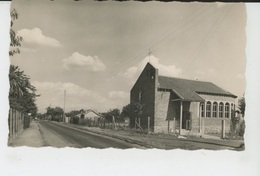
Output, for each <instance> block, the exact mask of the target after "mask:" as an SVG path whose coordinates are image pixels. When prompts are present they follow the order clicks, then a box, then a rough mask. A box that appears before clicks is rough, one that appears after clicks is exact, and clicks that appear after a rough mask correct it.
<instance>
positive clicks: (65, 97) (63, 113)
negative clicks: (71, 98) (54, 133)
mask: <svg viewBox="0 0 260 176" xmlns="http://www.w3.org/2000/svg"><path fill="white" fill-rule="evenodd" d="M65 102H66V90H64V106H63V122H65Z"/></svg>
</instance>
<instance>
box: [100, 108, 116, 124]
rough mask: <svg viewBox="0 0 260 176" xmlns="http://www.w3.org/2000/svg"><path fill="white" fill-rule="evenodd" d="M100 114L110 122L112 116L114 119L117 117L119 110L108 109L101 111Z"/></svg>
mask: <svg viewBox="0 0 260 176" xmlns="http://www.w3.org/2000/svg"><path fill="white" fill-rule="evenodd" d="M102 115H103V117H104V118H105V119H106V120H107V121H108V122H112V121H113V116H114V118H115V119H119V116H120V110H119V109H118V108H115V109H110V110H109V111H107V112H105V113H102Z"/></svg>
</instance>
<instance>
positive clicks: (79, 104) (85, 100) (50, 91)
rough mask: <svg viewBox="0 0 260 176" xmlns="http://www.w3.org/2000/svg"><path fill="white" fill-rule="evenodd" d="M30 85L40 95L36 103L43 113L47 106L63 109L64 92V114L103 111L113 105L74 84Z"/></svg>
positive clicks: (36, 83) (50, 83) (34, 83)
mask: <svg viewBox="0 0 260 176" xmlns="http://www.w3.org/2000/svg"><path fill="white" fill-rule="evenodd" d="M32 84H33V85H34V86H35V87H36V89H37V94H40V95H41V96H40V97H38V98H37V101H36V102H37V105H38V108H39V111H40V112H45V108H47V107H48V106H49V105H51V106H52V107H56V106H60V107H61V108H63V104H64V90H66V103H65V104H66V108H65V111H66V112H69V111H71V110H79V109H82V108H83V109H88V108H90V109H97V110H99V111H105V110H107V109H109V108H110V107H109V106H111V105H113V102H110V101H109V100H108V99H107V98H105V97H103V96H101V95H100V94H98V93H96V92H93V91H91V90H88V89H85V88H83V87H80V86H78V85H76V84H74V83H62V82H38V81H36V82H33V83H32Z"/></svg>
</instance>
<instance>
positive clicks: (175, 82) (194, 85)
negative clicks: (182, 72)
mask: <svg viewBox="0 0 260 176" xmlns="http://www.w3.org/2000/svg"><path fill="white" fill-rule="evenodd" d="M158 83H159V85H158V87H159V88H162V89H170V90H172V91H173V92H174V93H176V94H177V95H178V96H179V97H180V98H181V99H182V100H184V101H185V100H186V101H204V99H203V98H202V97H201V96H200V95H199V94H211V95H212V94H213V95H222V96H228V97H233V98H237V96H236V95H234V94H232V93H230V92H228V91H226V90H224V89H222V88H220V87H218V86H217V85H215V84H213V83H211V82H204V81H197V80H188V79H181V78H172V77H165V76H158Z"/></svg>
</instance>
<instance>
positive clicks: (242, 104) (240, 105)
mask: <svg viewBox="0 0 260 176" xmlns="http://www.w3.org/2000/svg"><path fill="white" fill-rule="evenodd" d="M238 108H239V109H240V111H241V114H242V115H243V116H244V115H245V109H246V102H245V97H244V96H243V97H242V98H240V99H239V100H238Z"/></svg>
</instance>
